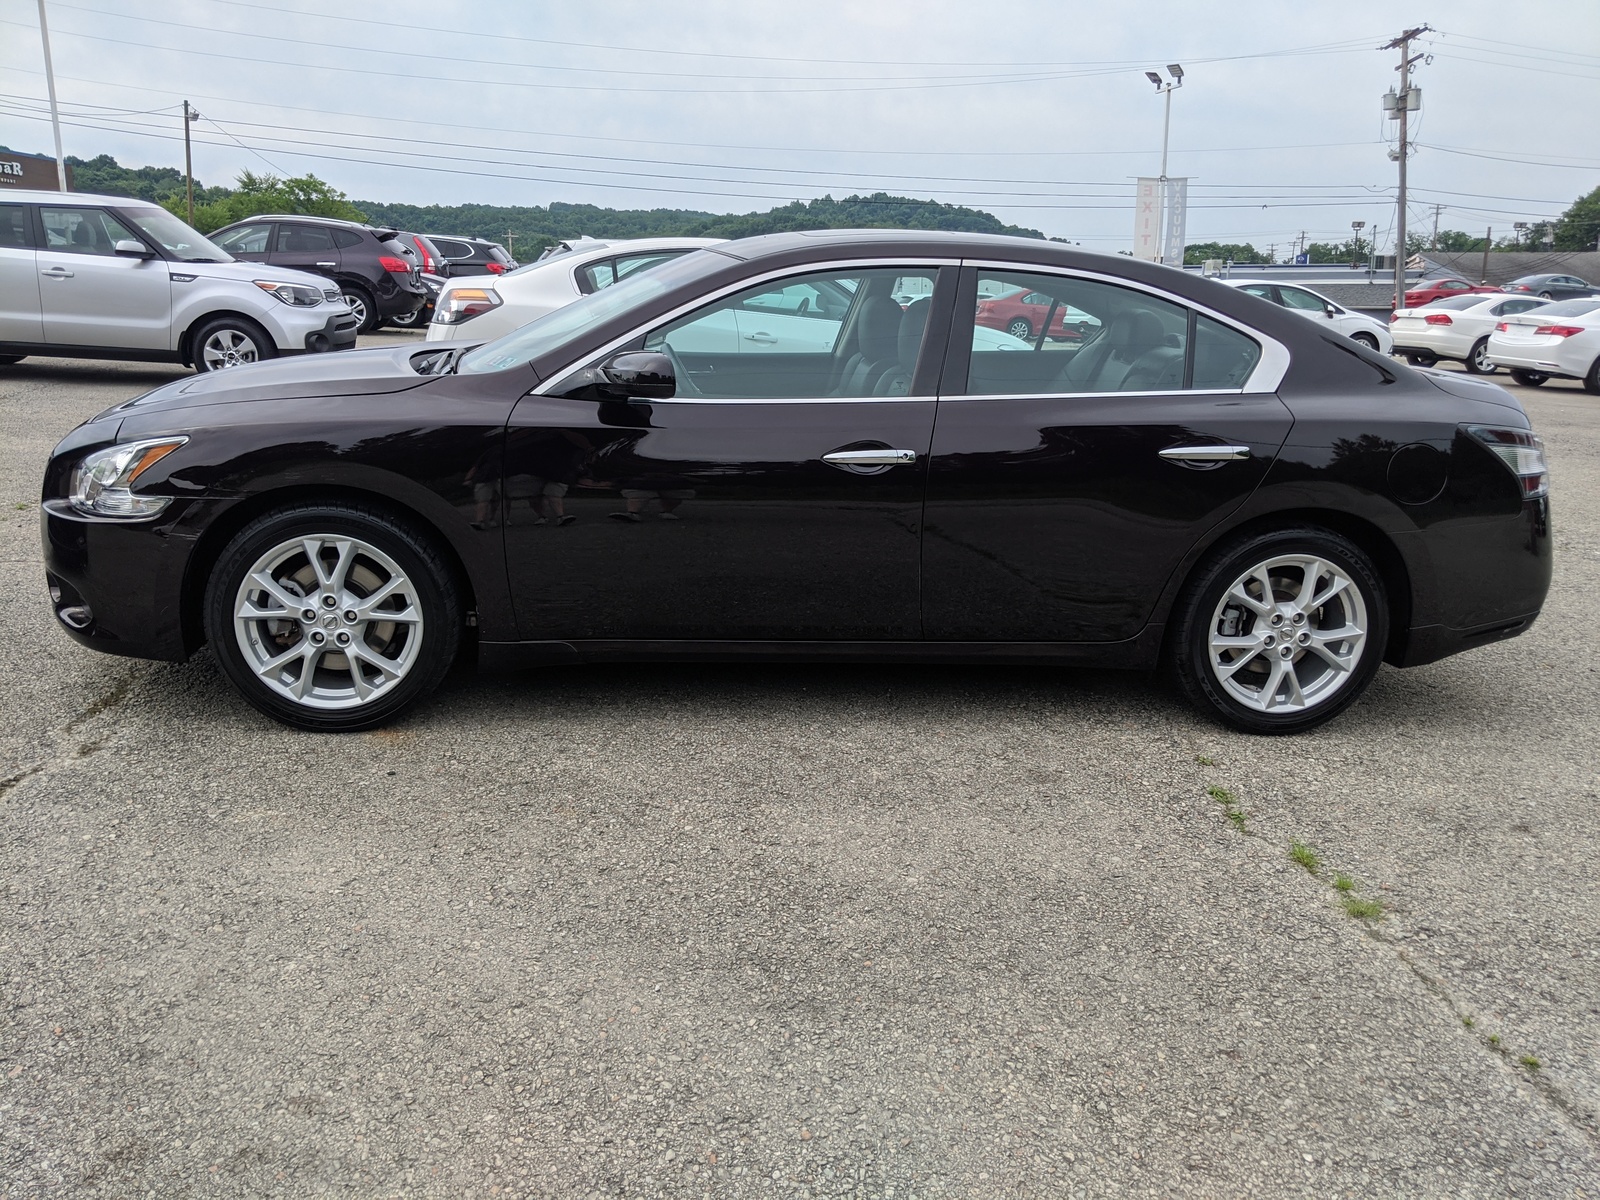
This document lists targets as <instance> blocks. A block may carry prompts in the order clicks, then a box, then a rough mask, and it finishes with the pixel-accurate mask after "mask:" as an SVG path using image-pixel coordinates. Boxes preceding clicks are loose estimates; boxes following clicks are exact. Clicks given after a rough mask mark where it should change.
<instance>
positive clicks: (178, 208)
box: [161, 171, 367, 233]
mask: <svg viewBox="0 0 1600 1200" xmlns="http://www.w3.org/2000/svg"><path fill="white" fill-rule="evenodd" d="M238 184H239V186H238V187H237V188H236V189H234V190H231V191H230V190H227V189H222V188H214V189H212V190H211V192H210V194H208V195H207V197H206V202H205V203H203V204H202V203H199V201H200V197H199V196H198V195H196V197H195V200H196V204H195V207H194V224H195V228H196V229H198V230H200V232H201V233H210V232H211V231H212V230H213V229H221V228H222V227H223V226H224V225H231V224H232V223H233V222H234V221H242V220H244V219H245V218H246V217H253V216H255V215H256V214H258V213H272V212H277V213H304V214H305V215H306V216H311V217H338V218H340V219H341V220H345V221H365V220H366V219H367V215H366V213H364V212H362V211H361V210H360V209H359V208H357V207H356V206H355V205H354V204H351V203H350V201H349V199H348V198H347V197H346V196H345V194H344V193H343V192H341V191H339V190H338V189H337V188H335V187H333V186H332V185H331V184H328V183H325V182H323V181H322V180H321V179H318V178H317V177H316V176H315V175H300V176H296V177H295V178H292V179H279V178H278V177H277V176H276V175H257V174H255V173H254V172H251V171H245V172H244V173H243V174H241V175H240V176H239V179H238ZM161 203H162V205H163V206H164V207H165V208H167V209H168V210H169V211H170V212H173V213H176V214H177V215H178V216H180V217H181V216H184V215H185V199H184V195H183V193H182V191H181V190H180V191H179V192H178V194H176V195H173V196H169V197H166V198H164V199H163V200H162V201H161Z"/></svg>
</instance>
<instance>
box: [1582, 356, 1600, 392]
mask: <svg viewBox="0 0 1600 1200" xmlns="http://www.w3.org/2000/svg"><path fill="white" fill-rule="evenodd" d="M1583 390H1584V391H1586V392H1590V393H1592V394H1594V395H1600V358H1597V359H1595V360H1594V362H1592V363H1590V364H1589V373H1588V374H1587V375H1585V376H1584V377H1583Z"/></svg>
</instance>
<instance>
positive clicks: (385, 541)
mask: <svg viewBox="0 0 1600 1200" xmlns="http://www.w3.org/2000/svg"><path fill="white" fill-rule="evenodd" d="M318 536H320V537H322V538H324V539H328V544H329V545H330V546H331V545H333V544H334V541H333V539H354V540H356V541H358V542H360V543H364V544H365V546H366V547H367V548H369V549H375V550H376V551H378V553H379V555H381V556H387V558H388V559H389V560H391V564H392V565H393V566H396V567H398V569H399V571H400V572H402V573H403V575H404V577H405V580H404V582H405V584H406V586H405V587H404V588H403V589H401V595H402V596H403V597H404V599H403V600H400V601H396V602H398V603H402V604H403V605H405V606H407V607H409V606H411V605H414V606H415V607H416V609H418V610H420V616H421V622H420V624H417V625H406V624H403V623H401V624H396V623H393V622H390V623H388V624H387V626H385V625H384V623H383V621H382V614H381V612H380V615H379V616H377V617H375V618H373V619H372V620H371V621H370V622H368V623H357V624H356V625H351V626H350V627H349V628H350V629H351V630H352V631H354V632H355V635H356V636H357V637H358V638H360V639H362V641H364V642H366V644H367V646H368V648H369V649H376V650H380V651H381V650H384V649H386V647H384V646H379V645H377V644H375V643H373V642H371V641H367V639H368V637H369V631H380V630H382V629H384V628H385V627H386V628H387V629H388V630H389V632H388V633H387V634H385V635H384V636H385V637H387V638H389V639H391V642H392V643H393V642H399V643H402V644H403V645H404V646H405V647H406V649H405V653H406V654H409V656H410V657H409V660H406V659H404V658H400V659H386V660H385V661H392V662H396V663H400V662H405V663H406V665H405V667H404V670H403V673H397V674H398V675H399V677H398V678H397V679H395V680H394V681H393V682H388V681H386V680H384V679H383V677H382V675H378V676H375V677H374V678H376V679H378V681H379V682H378V683H377V684H375V685H374V684H373V683H372V682H371V679H370V678H369V679H368V685H369V688H372V689H373V690H375V691H376V694H375V695H373V696H372V697H371V698H367V699H359V698H357V699H355V700H354V701H353V702H352V701H351V700H345V701H340V703H343V704H345V705H346V706H345V707H318V706H317V704H318V700H317V698H316V697H313V699H312V700H310V701H309V702H308V701H297V700H295V699H293V698H292V697H291V696H289V695H285V694H283V693H282V692H281V691H279V690H275V688H274V686H273V685H271V684H269V683H268V682H266V680H265V678H264V676H263V674H258V673H257V670H256V668H255V666H253V665H252V662H251V660H250V659H249V658H247V653H248V651H247V649H246V647H245V646H244V645H241V639H244V640H248V638H249V635H248V634H246V633H242V632H241V631H240V629H239V627H237V626H236V624H235V620H234V607H235V603H236V601H237V600H238V599H239V597H240V590H241V588H242V587H243V586H244V585H245V581H246V578H247V576H248V575H249V574H250V572H251V571H252V570H253V569H254V568H255V567H256V566H257V565H258V564H259V563H260V562H261V560H262V559H263V558H264V557H269V556H272V555H274V554H276V553H280V552H282V551H283V550H284V548H285V547H287V546H289V545H290V544H291V543H294V542H295V541H296V540H297V539H302V538H311V537H318ZM360 563H361V559H360V556H359V555H358V556H357V558H356V565H355V566H353V567H352V568H351V574H350V579H351V580H352V581H354V580H355V576H356V571H357V570H358V569H359V568H360ZM324 566H327V563H326V562H325V563H324ZM307 572H308V568H305V567H302V569H301V573H302V574H307ZM321 573H322V572H321V571H320V570H319V571H318V572H317V576H308V578H310V579H311V580H313V581H314V580H315V579H316V578H317V577H318V576H320V575H321ZM377 578H378V580H379V583H380V584H381V583H382V582H386V581H385V580H382V578H381V577H377ZM280 582H281V580H280ZM355 586H359V583H357V584H355ZM311 587H312V588H313V589H314V588H315V587H316V584H315V582H313V583H312V584H311ZM375 587H376V585H374V590H375ZM301 590H302V592H303V593H304V594H305V596H306V597H307V604H308V608H309V610H310V611H312V612H315V613H316V614H317V619H316V620H313V621H312V622H310V623H309V624H308V625H303V624H302V623H301V622H300V621H299V620H298V617H297V616H293V615H288V614H286V615H287V616H288V619H287V620H286V621H278V622H275V624H276V625H278V626H280V627H282V626H287V627H288V628H287V629H286V630H285V632H284V633H283V634H282V635H281V639H287V640H279V641H277V643H276V646H287V647H288V648H289V649H293V648H294V646H295V645H297V644H309V643H308V642H307V641H306V639H307V637H309V638H311V639H316V638H318V637H319V636H328V637H329V638H330V641H329V642H328V643H327V649H326V650H324V651H322V652H319V653H316V657H314V658H312V659H310V660H308V661H309V662H310V664H311V665H310V669H312V670H315V671H316V672H317V673H316V675H314V676H313V682H312V687H313V690H315V689H316V688H319V687H321V686H322V685H321V683H320V682H318V681H322V680H327V681H329V683H330V685H338V686H342V685H343V684H344V683H351V684H352V688H351V689H350V690H351V691H352V692H353V691H354V690H356V689H355V688H354V686H353V685H354V681H353V680H352V678H351V675H352V672H351V671H350V659H349V658H346V657H345V656H344V655H343V654H342V653H341V652H339V651H337V650H336V648H335V647H334V646H333V645H332V641H331V636H332V634H331V633H330V634H328V635H323V634H322V631H321V629H320V628H319V625H320V624H321V623H324V622H325V617H338V616H339V615H340V614H339V606H340V605H341V604H343V603H345V601H344V600H340V601H338V602H337V603H335V604H333V605H330V606H329V607H328V608H327V609H326V610H325V609H324V608H323V607H322V606H321V605H319V604H316V603H315V602H314V601H313V600H312V595H313V593H312V591H307V590H305V589H304V588H302V589H301ZM366 594H368V595H370V594H373V593H372V591H370V590H369V591H368V592H367V593H366ZM357 602H359V601H357ZM352 615H353V614H352ZM400 620H401V622H404V618H403V617H402V618H400ZM205 627H206V639H207V640H208V641H209V642H210V644H211V652H212V654H213V655H214V656H215V657H216V660H217V662H218V664H219V665H220V666H221V667H222V670H223V673H224V674H226V675H227V676H228V678H229V680H230V681H231V682H232V683H233V685H234V686H235V687H236V688H238V689H239V692H240V694H241V695H242V696H243V697H244V698H245V699H246V700H248V701H249V702H250V703H251V704H253V705H254V706H255V707H256V708H258V709H260V710H261V711H262V712H264V713H266V714H267V715H268V716H270V717H274V718H276V719H277V720H279V721H282V722H283V723H284V724H286V725H293V726H295V727H297V728H300V729H309V730H313V731H316V732H321V733H347V732H353V731H355V730H360V729H372V728H374V727H376V726H378V725H382V724H385V723H386V722H388V721H391V720H393V719H394V718H395V717H397V716H399V715H400V714H401V713H402V712H404V711H405V710H406V709H408V708H410V707H411V706H412V705H414V704H416V703H417V702H418V701H419V700H420V699H422V697H424V696H426V695H427V694H428V693H429V692H431V691H433V689H434V688H436V687H437V686H438V685H439V682H440V681H441V680H442V679H443V678H444V677H445V674H446V673H447V672H448V671H449V670H450V666H451V664H452V663H453V662H454V661H455V657H456V652H457V650H458V649H459V647H460V643H461V627H462V612H461V600H460V596H459V594H458V590H457V587H456V584H455V580H454V575H453V573H452V572H451V570H450V567H449V565H448V564H447V563H446V561H445V559H444V556H443V555H442V554H441V553H440V552H439V550H437V549H436V548H435V547H434V545H433V543H432V542H431V541H430V539H429V538H428V537H426V536H425V535H423V534H421V533H420V532H418V531H417V530H415V529H413V528H412V527H411V526H410V525H409V524H407V523H406V522H404V521H401V520H398V519H396V518H395V517H393V516H391V515H390V514H389V513H387V512H385V511H383V510H382V509H378V508H372V507H368V506H365V505H362V504H356V503H345V502H330V503H324V504H297V505H292V506H289V507H286V508H282V509H279V510H277V511H275V512H271V513H267V514H266V515H264V516H261V517H258V518H256V520H254V521H252V522H251V523H250V524H248V525H246V526H245V527H244V528H243V529H242V530H240V531H239V533H238V534H237V535H235V537H234V538H233V540H232V541H231V542H229V543H228V546H227V548H226V549H224V550H223V552H222V556H221V557H220V558H219V559H218V560H217V564H216V566H215V567H214V568H213V570H212V572H211V577H210V579H209V580H208V581H207V584H206V594H205ZM252 628H255V629H259V630H260V631H261V632H262V633H266V632H268V631H269V630H270V629H271V625H268V624H267V623H266V622H255V623H253V625H252ZM343 628H344V627H343V626H342V625H336V624H329V629H330V631H331V630H335V629H338V630H340V631H341V632H342V630H343ZM306 629H309V630H310V631H311V632H310V634H309V635H308V634H306V633H305V630H306ZM297 630H298V631H299V632H298V633H297V632H296V631H297ZM374 635H375V632H374ZM413 636H415V638H416V645H415V646H414V647H411V646H410V645H409V642H410V639H411V638H412V637H413ZM266 649H267V651H268V652H273V651H274V650H275V649H276V647H267V648H266ZM369 661H371V660H370V659H369ZM330 662H331V663H333V664H337V665H330ZM296 666H299V667H300V673H302V674H303V672H304V670H306V669H307V667H306V666H305V665H303V663H301V662H299V661H293V662H290V663H289V664H288V666H287V667H286V668H285V669H286V670H287V669H292V668H294V667H296ZM286 684H287V686H289V687H292V686H293V681H292V680H287V681H286V680H284V679H283V677H282V673H281V672H280V673H279V687H283V686H285V685H286ZM380 689H381V690H380ZM329 691H330V695H332V694H333V693H334V692H336V691H337V687H333V686H330V689H329ZM322 702H323V703H328V702H329V700H328V699H324V700H323V701H322Z"/></svg>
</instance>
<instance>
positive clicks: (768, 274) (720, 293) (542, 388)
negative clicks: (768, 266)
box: [529, 254, 961, 404]
mask: <svg viewBox="0 0 1600 1200" xmlns="http://www.w3.org/2000/svg"><path fill="white" fill-rule="evenodd" d="M960 265H961V260H960V259H958V258H924V257H921V256H916V257H911V258H907V257H905V256H903V255H898V254H895V255H885V256H883V257H879V258H842V259H836V260H834V261H832V262H826V263H809V264H805V265H802V266H788V267H779V268H777V269H775V270H771V271H763V272H762V273H761V274H759V275H749V276H746V277H745V278H744V279H741V280H739V281H738V282H737V283H730V284H728V285H727V286H725V287H722V288H719V289H718V290H716V291H714V292H708V293H706V294H704V295H701V296H696V297H695V298H694V299H693V300H692V301H690V302H689V303H687V304H684V305H681V306H679V307H678V308H675V309H673V310H672V311H671V312H666V313H663V314H661V316H659V317H655V318H653V319H652V320H650V321H647V322H646V323H645V324H643V325H638V326H635V327H634V328H633V329H631V330H629V331H628V332H627V333H625V334H623V335H622V336H621V337H619V338H615V339H613V340H612V341H610V342H607V343H606V344H605V345H604V346H602V347H601V348H600V349H598V350H596V351H594V352H593V353H592V354H588V355H584V356H583V357H582V358H581V359H573V360H572V361H571V362H569V363H566V364H564V365H563V366H562V367H561V368H560V369H559V370H556V371H554V372H552V373H551V376H550V382H548V383H541V384H540V385H539V386H538V387H536V388H534V389H533V391H532V392H531V393H529V394H530V395H534V396H547V395H549V394H550V393H551V392H552V391H553V390H555V389H556V388H557V387H559V386H560V385H562V384H563V383H565V382H566V381H567V377H568V376H569V375H571V374H572V372H573V371H576V370H581V369H582V367H583V363H584V362H587V361H588V360H589V359H590V358H591V357H593V358H599V357H603V356H604V355H607V354H610V353H611V352H612V351H613V350H618V349H621V348H622V347H623V346H626V345H627V344H628V343H629V342H631V341H633V339H634V338H636V337H639V336H640V335H642V334H646V333H649V332H650V331H651V330H652V329H654V328H656V327H657V326H659V325H665V324H668V323H669V322H671V321H676V320H677V319H678V318H679V317H681V316H683V315H684V314H685V313H691V312H693V311H694V310H695V309H697V308H704V307H705V306H706V305H708V304H714V303H716V302H717V301H718V300H721V299H722V298H723V297H724V296H731V295H733V294H734V293H735V292H742V291H744V290H745V289H746V288H750V287H754V286H755V285H757V284H759V283H766V282H767V281H768V280H770V279H783V278H785V277H787V276H791V275H819V274H821V273H822V272H824V271H833V270H849V269H851V268H853V267H883V266H890V267H935V268H938V267H959V266H960ZM689 399H691V400H700V399H722V398H721V397H700V396H691V397H689ZM833 399H834V400H837V401H847V400H881V399H911V400H932V399H934V397H932V396H910V397H901V396H887V397H886V396H835V397H833ZM731 402H732V403H735V404H746V403H751V401H745V400H734V401H731ZM779 402H780V403H788V401H779ZM805 402H806V403H814V401H805ZM651 403H652V404H659V403H661V401H658V400H652V401H651Z"/></svg>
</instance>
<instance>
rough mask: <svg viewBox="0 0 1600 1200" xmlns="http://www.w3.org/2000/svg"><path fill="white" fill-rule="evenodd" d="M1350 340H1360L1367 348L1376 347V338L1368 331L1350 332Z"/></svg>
mask: <svg viewBox="0 0 1600 1200" xmlns="http://www.w3.org/2000/svg"><path fill="white" fill-rule="evenodd" d="M1350 340H1351V341H1352V342H1360V343H1361V344H1362V345H1363V346H1365V347H1366V348H1367V349H1368V350H1376V349H1377V348H1378V339H1377V338H1375V337H1373V336H1372V335H1371V334H1370V333H1352V334H1351V335H1350Z"/></svg>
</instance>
